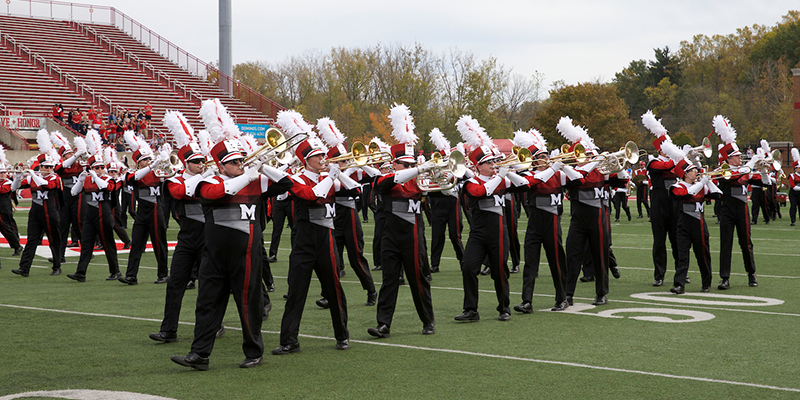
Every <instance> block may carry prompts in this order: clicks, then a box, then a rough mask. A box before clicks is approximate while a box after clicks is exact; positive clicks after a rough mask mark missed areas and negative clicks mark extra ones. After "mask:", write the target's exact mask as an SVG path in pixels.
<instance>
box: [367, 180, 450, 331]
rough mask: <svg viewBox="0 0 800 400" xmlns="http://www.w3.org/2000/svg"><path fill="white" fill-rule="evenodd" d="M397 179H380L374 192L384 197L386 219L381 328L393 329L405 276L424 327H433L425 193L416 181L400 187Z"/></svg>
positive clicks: (382, 252)
mask: <svg viewBox="0 0 800 400" xmlns="http://www.w3.org/2000/svg"><path fill="white" fill-rule="evenodd" d="M394 178H395V174H394V173H390V174H387V175H384V176H381V177H379V178H378V179H377V180H376V181H375V186H374V188H373V191H374V193H375V194H376V195H380V196H381V202H382V206H383V216H384V218H385V221H384V230H383V233H382V238H380V239H381V268H382V270H383V284H382V285H381V290H380V293H379V294H378V312H377V321H378V326H381V325H386V326H387V327H389V328H391V326H392V318H393V316H394V310H395V307H396V306H397V293H398V290H399V286H400V278H401V277H402V275H403V272H405V276H406V283H408V286H409V289H411V297H412V298H413V299H414V307H415V308H416V309H417V315H418V316H419V319H420V321H422V324H423V326H424V327H433V326H434V324H435V320H434V316H433V302H432V300H431V284H430V282H428V280H427V279H426V278H425V277H426V276H427V275H429V274H430V271H425V270H424V268H423V266H422V262H421V256H420V255H421V254H423V253H424V248H425V245H424V243H423V242H422V232H421V229H422V226H423V225H422V213H421V212H422V190H420V188H419V186H418V185H417V181H416V179H411V180H409V181H408V182H405V183H402V184H400V183H396V182H395V180H394ZM376 224H377V214H376ZM376 239H378V238H377V237H376Z"/></svg>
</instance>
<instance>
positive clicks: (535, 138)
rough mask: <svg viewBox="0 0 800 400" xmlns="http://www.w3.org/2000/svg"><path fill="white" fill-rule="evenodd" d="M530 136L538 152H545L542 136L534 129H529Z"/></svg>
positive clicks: (545, 147)
mask: <svg viewBox="0 0 800 400" xmlns="http://www.w3.org/2000/svg"><path fill="white" fill-rule="evenodd" d="M528 132H530V134H531V135H533V144H534V145H535V146H536V148H538V149H539V150H547V140H544V135H542V133H541V132H539V131H537V130H536V129H534V128H531V130H530V131H528Z"/></svg>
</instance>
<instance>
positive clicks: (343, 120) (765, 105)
mask: <svg viewBox="0 0 800 400" xmlns="http://www.w3.org/2000/svg"><path fill="white" fill-rule="evenodd" d="M798 41H800V13H798V12H797V11H790V12H789V13H788V14H787V15H785V16H784V17H783V18H782V20H781V21H780V22H779V23H778V24H777V25H776V26H772V27H767V26H763V25H753V26H749V27H743V28H740V29H737V30H736V32H735V33H731V34H728V35H714V36H710V37H709V36H706V35H696V36H694V37H693V38H692V39H691V40H685V41H683V42H681V44H680V48H679V49H677V51H673V49H670V48H669V47H664V48H655V49H654V60H633V61H631V62H630V64H629V65H628V66H627V67H625V68H623V69H622V70H621V71H620V72H618V73H616V74H615V77H614V79H613V80H612V82H609V83H601V82H584V83H579V84H576V85H566V84H564V82H563V81H555V82H554V83H553V85H552V87H551V88H550V90H549V97H547V98H544V97H543V91H544V90H543V88H542V84H543V80H544V76H543V75H542V74H541V73H539V72H536V73H534V74H533V75H531V76H523V75H521V74H517V73H514V72H513V70H512V69H509V68H506V67H505V66H503V65H502V64H500V63H498V61H497V60H496V59H495V58H488V59H480V58H478V57H476V56H475V55H474V54H472V53H470V52H466V51H462V50H459V49H451V50H449V51H447V52H445V53H443V54H434V53H433V52H432V51H430V50H428V49H426V48H425V47H424V46H423V45H422V44H419V43H415V44H413V45H400V44H397V45H382V44H378V45H375V46H373V47H368V48H352V49H351V48H341V47H339V48H333V49H331V50H330V51H329V52H310V53H305V54H302V55H298V56H295V57H291V58H289V59H287V60H284V61H278V62H271V63H270V62H263V61H253V62H245V63H242V64H238V65H235V66H234V70H233V73H234V77H235V78H236V79H238V80H239V81H241V82H242V83H244V84H246V85H248V86H250V87H251V88H253V89H255V90H256V91H258V92H260V93H261V94H263V95H265V96H267V97H269V98H271V99H273V100H275V101H277V102H278V103H280V104H282V105H283V106H285V107H287V108H293V109H296V110H298V111H299V112H301V113H302V114H303V115H304V116H305V117H306V118H307V119H308V120H310V121H312V122H314V121H316V119H317V118H321V117H325V116H328V117H330V118H332V119H334V120H335V121H336V123H337V126H338V127H339V128H340V129H341V130H342V132H344V133H345V134H346V135H348V137H349V141H350V142H352V141H354V140H362V141H368V140H369V139H371V138H372V137H379V138H381V139H383V140H384V141H387V142H390V143H391V142H393V141H392V140H391V137H390V132H391V128H390V125H389V123H388V120H387V118H386V116H387V115H388V113H389V108H390V107H391V106H392V104H393V103H398V104H399V103H405V104H406V105H408V106H409V107H410V108H411V110H412V113H413V115H414V121H415V124H416V126H417V135H418V136H419V137H420V142H419V144H418V148H421V149H425V150H432V149H433V146H432V145H431V144H430V143H429V141H428V132H430V130H431V129H433V128H439V129H440V130H441V131H442V132H443V133H444V135H445V136H446V137H447V138H448V139H449V140H450V141H451V143H453V144H455V143H456V142H459V141H461V139H460V136H459V134H458V132H457V131H456V129H455V122H456V120H457V119H458V118H459V117H460V116H461V115H463V114H469V115H472V116H473V117H474V118H476V119H477V120H478V121H479V122H480V123H481V125H482V126H483V127H484V128H486V130H487V132H488V133H489V134H490V136H492V137H493V138H495V139H498V138H511V137H513V132H514V131H515V130H518V129H522V130H528V129H530V128H536V129H538V130H539V131H541V132H542V133H543V134H544V136H545V138H546V139H547V140H548V143H549V144H550V146H551V147H555V146H558V145H560V144H561V143H563V142H564V140H563V139H562V138H561V137H560V135H558V133H557V132H556V130H555V126H556V123H557V121H558V118H560V117H561V116H565V115H568V116H570V117H572V118H573V120H574V121H575V122H576V123H577V124H580V125H582V126H585V127H586V128H587V129H588V131H589V134H590V135H592V137H594V138H595V143H597V144H598V145H599V146H601V147H602V148H604V149H607V150H615V149H616V148H618V147H621V146H622V145H623V144H624V143H625V142H626V141H628V140H633V141H634V142H636V143H637V144H639V145H640V147H645V148H647V147H652V146H650V144H649V143H650V142H651V141H652V138H651V137H650V135H649V134H648V133H647V132H646V130H645V129H644V127H643V126H642V124H641V119H640V116H641V115H642V114H643V113H644V112H645V111H646V110H648V109H651V110H653V112H654V113H655V114H656V115H657V116H658V117H659V118H662V119H663V121H662V123H663V124H664V126H665V127H666V128H667V129H668V130H669V131H670V134H671V136H672V137H673V140H674V141H675V142H677V143H678V144H697V143H700V141H701V140H702V138H703V137H705V136H708V135H709V133H711V132H712V131H713V128H712V127H711V118H712V117H713V116H714V115H716V114H723V115H725V116H726V117H728V118H729V119H730V120H731V123H732V124H733V126H734V127H735V128H736V129H737V131H738V133H739V139H738V141H739V143H755V142H757V141H758V139H762V138H764V139H767V140H770V141H790V140H791V136H792V129H791V127H792V109H793V107H794V103H793V98H792V93H793V92H792V90H793V87H792V74H791V68H793V67H795V66H796V65H797V63H798V62H800V46H797V43H798ZM712 136H715V135H712ZM712 141H713V142H714V143H717V142H718V139H716V138H712Z"/></svg>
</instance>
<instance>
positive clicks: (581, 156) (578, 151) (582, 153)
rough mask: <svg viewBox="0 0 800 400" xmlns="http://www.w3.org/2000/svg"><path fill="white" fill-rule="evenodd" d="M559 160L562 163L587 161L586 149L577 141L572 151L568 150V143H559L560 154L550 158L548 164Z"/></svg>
mask: <svg viewBox="0 0 800 400" xmlns="http://www.w3.org/2000/svg"><path fill="white" fill-rule="evenodd" d="M556 161H560V162H561V163H563V164H583V163H585V162H587V161H589V159H588V156H587V155H586V149H585V148H583V145H582V144H580V143H578V144H576V145H575V149H573V151H569V145H568V144H566V143H564V144H563V145H561V154H559V155H557V156H555V157H552V158H550V164H553V163H554V162H556Z"/></svg>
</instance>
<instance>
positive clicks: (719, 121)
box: [711, 115, 736, 144]
mask: <svg viewBox="0 0 800 400" xmlns="http://www.w3.org/2000/svg"><path fill="white" fill-rule="evenodd" d="M711 123H712V125H714V131H715V132H717V135H719V137H720V139H722V141H723V142H725V143H727V144H731V143H733V142H735V141H736V129H733V127H732V126H731V124H730V121H728V119H727V118H725V117H723V116H722V115H716V116H714V119H713V120H712V121H711Z"/></svg>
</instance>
